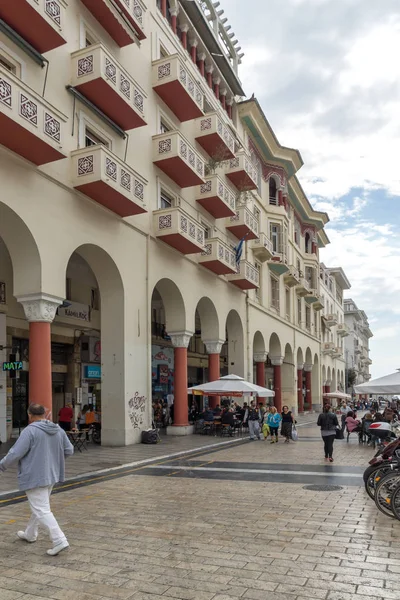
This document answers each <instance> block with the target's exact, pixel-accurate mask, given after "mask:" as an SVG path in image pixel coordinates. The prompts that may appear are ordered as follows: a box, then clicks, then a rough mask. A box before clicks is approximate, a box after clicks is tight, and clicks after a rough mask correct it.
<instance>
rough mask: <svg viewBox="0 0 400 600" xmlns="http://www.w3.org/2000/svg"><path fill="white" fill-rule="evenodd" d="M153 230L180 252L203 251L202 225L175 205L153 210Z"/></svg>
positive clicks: (203, 235)
mask: <svg viewBox="0 0 400 600" xmlns="http://www.w3.org/2000/svg"><path fill="white" fill-rule="evenodd" d="M153 222H154V231H155V235H156V237H157V238H159V239H160V240H162V241H163V242H165V243H166V244H168V245H170V246H172V247H173V248H175V249H176V250H179V252H182V254H196V253H200V252H203V250H204V240H205V231H204V227H203V226H202V225H201V224H200V223H199V222H198V221H196V219H193V218H192V217H190V216H189V215H188V214H187V213H186V212H185V211H184V210H183V209H182V208H180V207H178V206H176V207H171V208H165V209H161V210H155V211H154V212H153Z"/></svg>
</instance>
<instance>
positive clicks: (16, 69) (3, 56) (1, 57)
mask: <svg viewBox="0 0 400 600" xmlns="http://www.w3.org/2000/svg"><path fill="white" fill-rule="evenodd" d="M0 67H3V69H6V70H7V71H9V72H10V73H13V74H14V75H16V76H17V77H21V65H20V63H19V62H18V61H17V60H14V59H13V58H12V57H11V56H10V55H9V54H8V52H5V51H4V50H3V49H1V50H0Z"/></svg>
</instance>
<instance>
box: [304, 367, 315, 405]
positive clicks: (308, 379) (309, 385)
mask: <svg viewBox="0 0 400 600" xmlns="http://www.w3.org/2000/svg"><path fill="white" fill-rule="evenodd" d="M312 368H313V366H312V365H304V371H305V373H306V404H307V410H312V383H311V382H312V378H311V373H312Z"/></svg>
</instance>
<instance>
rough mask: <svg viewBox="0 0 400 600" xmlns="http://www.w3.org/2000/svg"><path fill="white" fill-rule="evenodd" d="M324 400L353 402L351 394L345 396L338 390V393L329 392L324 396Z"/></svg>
mask: <svg viewBox="0 0 400 600" xmlns="http://www.w3.org/2000/svg"><path fill="white" fill-rule="evenodd" d="M324 398H338V399H339V400H351V396H350V394H345V393H344V392H340V391H339V390H336V392H328V393H327V394H324Z"/></svg>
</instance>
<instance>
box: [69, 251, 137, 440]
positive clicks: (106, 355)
mask: <svg viewBox="0 0 400 600" xmlns="http://www.w3.org/2000/svg"><path fill="white" fill-rule="evenodd" d="M75 252H76V254H78V255H79V256H80V257H81V258H83V259H84V260H85V261H86V263H87V264H88V265H89V267H90V269H91V270H92V272H93V274H94V276H95V278H96V280H97V283H98V286H99V291H100V303H101V304H100V310H101V315H100V329H101V415H102V434H101V435H102V444H103V445H110V446H124V445H126V444H129V443H132V441H136V440H134V439H133V437H130V435H128V431H130V430H129V429H128V427H127V425H128V410H127V409H128V402H129V391H128V390H127V386H126V385H125V383H126V382H125V378H126V376H127V372H128V371H129V367H128V365H127V359H128V358H129V359H130V360H132V361H133V360H134V356H133V353H132V354H130V355H129V356H128V355H127V354H126V350H125V327H126V323H125V297H124V285H123V281H122V277H121V273H120V271H119V268H118V266H117V264H116V263H115V262H114V260H113V258H112V257H111V256H110V254H108V253H107V252H106V251H105V250H104V249H103V248H101V247H100V246H96V245H95V244H83V245H81V246H79V247H78V248H76V250H75ZM72 254H73V253H72ZM72 254H71V256H72ZM70 258H71V257H70ZM68 264H69V260H68V263H67V265H66V268H65V274H66V272H67V268H68ZM64 280H65V275H64Z"/></svg>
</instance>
